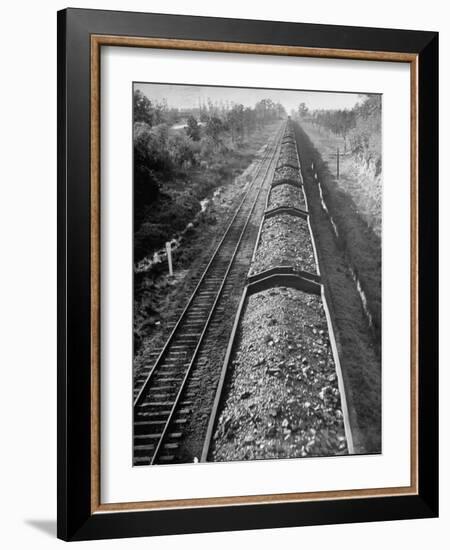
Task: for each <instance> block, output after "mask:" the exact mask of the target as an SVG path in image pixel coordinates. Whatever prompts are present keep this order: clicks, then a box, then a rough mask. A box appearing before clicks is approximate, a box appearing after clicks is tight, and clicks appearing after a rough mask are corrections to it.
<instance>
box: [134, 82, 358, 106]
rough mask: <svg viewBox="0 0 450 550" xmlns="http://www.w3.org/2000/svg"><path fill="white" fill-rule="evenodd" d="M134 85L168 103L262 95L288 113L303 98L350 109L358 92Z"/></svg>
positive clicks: (250, 102)
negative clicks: (277, 103) (278, 104)
mask: <svg viewBox="0 0 450 550" xmlns="http://www.w3.org/2000/svg"><path fill="white" fill-rule="evenodd" d="M135 89H139V90H141V91H142V92H143V93H144V94H145V95H146V96H147V97H148V98H149V99H150V100H154V101H162V100H164V99H165V100H166V101H167V104H168V106H169V107H178V108H191V107H198V104H199V100H201V101H202V102H206V100H207V99H208V98H210V99H211V101H212V102H213V103H214V102H216V101H217V102H220V101H223V102H227V101H229V102H234V103H242V104H243V105H244V106H245V107H253V106H254V105H255V103H256V102H257V101H259V100H261V99H264V98H270V99H272V100H273V101H275V102H277V101H279V102H280V103H281V104H282V105H284V107H285V109H286V111H287V112H288V113H289V112H290V111H291V110H292V109H295V110H297V107H298V105H299V103H301V102H305V103H306V106H307V107H308V108H309V109H311V110H312V109H351V108H352V107H353V106H354V105H355V104H356V103H357V102H358V101H361V96H360V95H359V94H357V93H342V92H314V91H299V90H269V89H261V88H225V87H221V86H192V85H191V86H186V85H181V84H147V83H135Z"/></svg>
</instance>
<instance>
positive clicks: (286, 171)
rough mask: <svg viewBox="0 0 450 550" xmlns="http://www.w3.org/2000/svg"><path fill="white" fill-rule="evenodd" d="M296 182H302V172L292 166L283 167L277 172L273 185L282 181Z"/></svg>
mask: <svg viewBox="0 0 450 550" xmlns="http://www.w3.org/2000/svg"><path fill="white" fill-rule="evenodd" d="M286 179H288V180H294V181H297V182H298V183H301V182H302V178H301V175H300V170H299V169H298V168H291V167H290V166H282V167H281V168H277V169H276V170H275V173H274V176H273V180H272V183H276V182H277V181H281V180H286Z"/></svg>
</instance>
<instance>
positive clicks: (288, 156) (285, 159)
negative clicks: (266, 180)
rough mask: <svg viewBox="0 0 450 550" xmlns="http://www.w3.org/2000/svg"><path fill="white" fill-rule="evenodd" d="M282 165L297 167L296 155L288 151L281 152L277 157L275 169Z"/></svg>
mask: <svg viewBox="0 0 450 550" xmlns="http://www.w3.org/2000/svg"><path fill="white" fill-rule="evenodd" d="M283 164H291V165H292V166H299V163H298V159H297V155H295V154H294V153H290V152H289V151H281V152H280V155H279V157H278V162H277V168H278V167H280V166H282V165H283Z"/></svg>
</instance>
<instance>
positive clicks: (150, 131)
mask: <svg viewBox="0 0 450 550" xmlns="http://www.w3.org/2000/svg"><path fill="white" fill-rule="evenodd" d="M285 116H286V112H285V109H284V107H283V106H282V105H281V104H280V103H275V102H273V101H272V100H271V99H262V100H261V101H258V102H257V103H256V104H255V106H254V107H245V106H244V105H242V104H232V103H229V102H228V103H223V102H220V103H218V102H215V103H214V102H212V101H211V100H208V101H206V102H204V103H203V104H199V106H198V107H196V108H192V109H189V110H181V109H179V108H173V107H168V105H167V103H166V102H164V101H163V102H157V101H152V100H151V99H149V98H148V97H147V96H146V95H145V94H144V93H143V92H142V91H140V90H135V91H134V94H133V146H134V199H135V223H137V224H139V223H140V221H141V218H142V215H143V212H144V210H145V207H146V206H148V205H149V204H151V203H152V202H153V201H154V200H155V199H156V198H157V197H158V195H159V193H160V191H161V187H162V184H163V183H164V181H165V180H167V179H168V178H171V177H172V176H173V175H174V174H175V173H177V172H179V171H180V170H186V169H188V168H189V167H192V166H196V165H200V164H201V163H208V162H209V161H211V160H213V159H214V158H215V156H216V155H217V154H218V153H224V152H226V151H227V150H229V149H235V150H239V148H240V147H241V146H242V144H243V143H244V142H245V141H246V140H248V139H249V138H250V137H251V135H252V134H253V133H254V132H255V131H256V130H257V129H259V128H263V127H264V126H265V125H267V124H269V123H272V122H274V121H275V120H277V119H281V118H283V117H285ZM180 122H181V123H183V126H184V127H183V128H181V130H174V129H173V128H172V127H173V126H174V125H176V124H179V123H180Z"/></svg>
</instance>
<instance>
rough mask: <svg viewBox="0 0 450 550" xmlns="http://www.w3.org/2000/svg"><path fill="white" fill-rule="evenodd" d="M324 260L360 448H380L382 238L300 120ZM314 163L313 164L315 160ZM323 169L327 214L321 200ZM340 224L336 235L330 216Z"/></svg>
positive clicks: (307, 182)
mask: <svg viewBox="0 0 450 550" xmlns="http://www.w3.org/2000/svg"><path fill="white" fill-rule="evenodd" d="M296 135H297V142H298V145H299V152H300V159H301V163H302V173H303V178H304V183H305V191H306V195H307V199H308V206H309V210H310V214H311V224H312V229H313V233H314V237H315V240H316V245H317V248H318V255H319V264H320V269H321V273H322V279H323V283H324V286H325V291H326V296H327V302H328V304H329V307H330V310H331V315H332V319H333V326H334V329H335V333H336V339H337V344H338V348H339V356H340V360H341V365H342V370H343V376H344V381H345V388H346V394H347V400H348V405H349V414H350V421H351V425H352V432H353V436H354V439H355V448H356V452H359V453H376V452H380V451H381V241H380V238H379V237H378V236H377V235H376V233H375V231H374V230H373V229H372V228H371V227H370V226H369V224H368V223H367V220H366V219H365V217H364V216H363V215H362V214H361V213H360V212H359V209H358V208H357V206H356V204H355V200H354V199H353V197H352V196H351V194H350V193H349V192H348V189H343V188H342V187H340V186H339V185H338V184H337V181H336V179H335V175H334V174H333V173H332V172H331V171H330V169H329V166H328V164H327V163H326V162H325V161H324V160H323V158H322V155H321V151H318V150H317V149H316V147H315V146H314V145H313V143H312V142H311V140H310V139H309V137H308V135H307V134H306V133H305V131H304V130H303V129H302V128H301V127H299V126H298V125H297V126H296ZM312 163H313V164H314V170H312V168H311V164H312ZM315 172H316V173H317V174H318V178H319V181H320V183H321V187H322V192H323V196H324V201H325V203H326V205H327V208H328V211H329V214H327V213H326V212H325V211H324V209H323V207H322V205H321V200H320V193H319V188H318V185H317V183H316V181H315V179H314V173H315ZM329 216H331V217H332V218H333V220H334V222H335V224H336V226H337V229H338V235H339V237H338V238H337V237H336V234H335V232H334V231H333V227H332V224H331V222H330V217H329ZM351 270H353V271H354V272H356V274H357V277H358V279H359V280H360V281H361V286H362V287H363V290H364V292H365V293H366V296H367V302H368V308H369V310H370V312H371V314H372V316H373V326H372V327H370V326H369V323H368V320H367V316H366V314H365V312H364V309H363V305H362V302H361V298H360V295H359V293H358V290H357V288H356V284H355V282H354V279H353V277H352V273H351Z"/></svg>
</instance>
